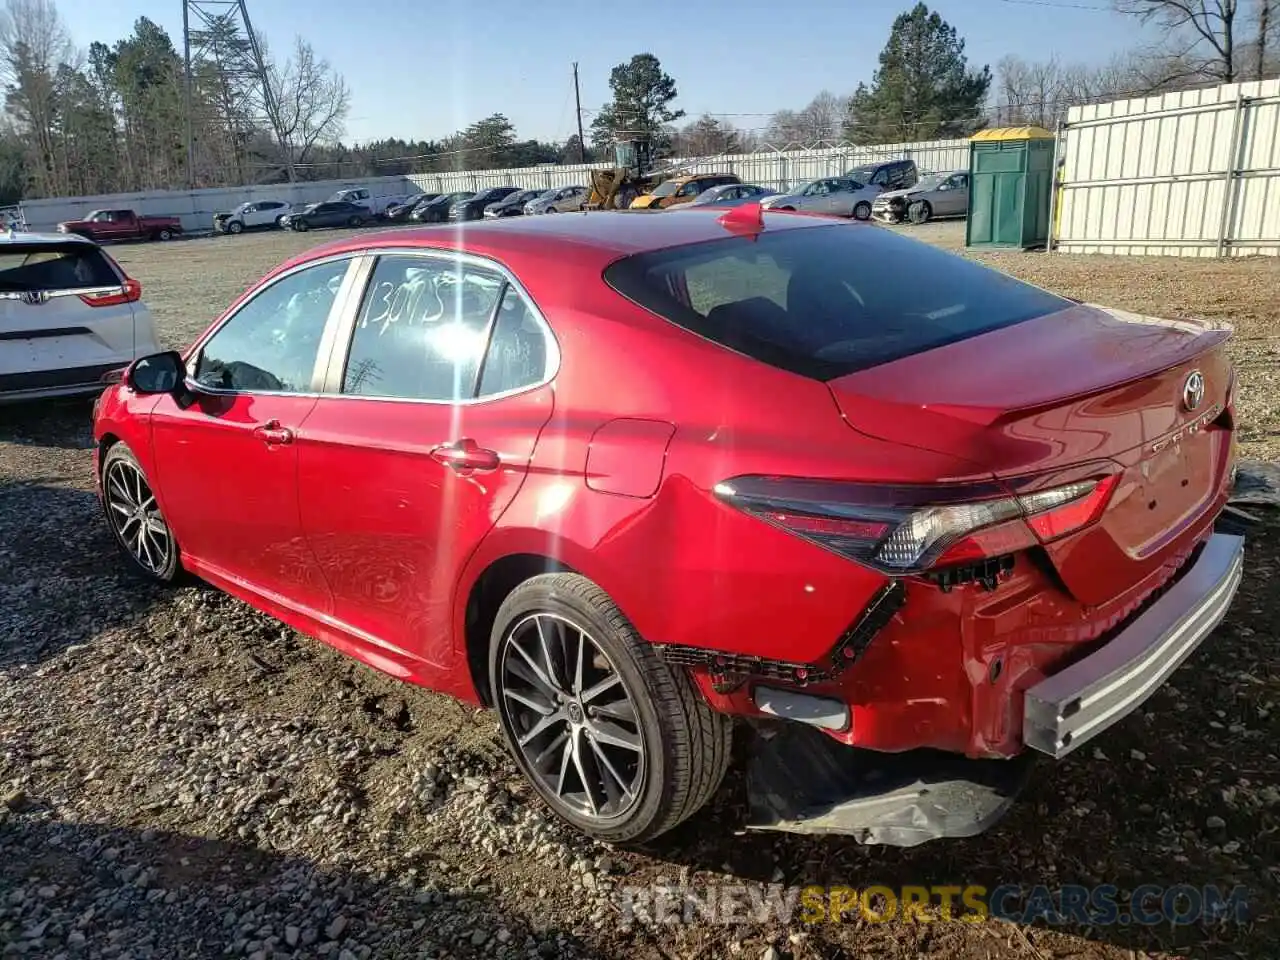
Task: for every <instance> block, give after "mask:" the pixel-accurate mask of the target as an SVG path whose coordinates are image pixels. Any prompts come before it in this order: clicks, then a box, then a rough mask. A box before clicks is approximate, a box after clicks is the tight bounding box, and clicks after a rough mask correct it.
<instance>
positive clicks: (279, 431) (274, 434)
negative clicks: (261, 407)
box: [253, 420, 293, 446]
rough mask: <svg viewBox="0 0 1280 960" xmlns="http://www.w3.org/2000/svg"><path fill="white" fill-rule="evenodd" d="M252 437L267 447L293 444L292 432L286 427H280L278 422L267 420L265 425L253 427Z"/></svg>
mask: <svg viewBox="0 0 1280 960" xmlns="http://www.w3.org/2000/svg"><path fill="white" fill-rule="evenodd" d="M253 435H254V436H255V437H257V438H258V439H259V440H261V441H262V442H263V443H265V444H267V445H268V446H276V445H278V444H281V443H293V431H292V430H290V429H289V428H288V427H282V426H280V421H279V420H268V421H267V422H266V423H264V424H261V425H260V426H257V427H254V428H253Z"/></svg>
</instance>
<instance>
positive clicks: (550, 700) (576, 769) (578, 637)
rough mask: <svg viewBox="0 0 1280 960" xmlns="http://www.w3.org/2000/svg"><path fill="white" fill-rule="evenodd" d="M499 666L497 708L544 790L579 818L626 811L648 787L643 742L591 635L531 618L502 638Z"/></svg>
mask: <svg viewBox="0 0 1280 960" xmlns="http://www.w3.org/2000/svg"><path fill="white" fill-rule="evenodd" d="M498 667H499V669H498V680H499V685H500V691H499V693H500V696H499V700H500V703H499V709H500V710H502V711H503V713H504V714H505V715H506V719H507V721H508V728H509V730H510V731H511V741H512V744H513V746H514V747H515V748H516V750H518V751H519V752H520V754H521V757H522V759H523V760H524V764H525V766H526V767H527V769H528V770H529V771H530V773H531V775H532V776H533V777H534V778H535V779H536V780H537V781H538V783H539V785H540V787H541V791H542V793H543V794H544V795H545V796H546V797H547V798H548V799H549V800H550V801H551V802H552V803H553V804H559V805H561V806H563V807H564V808H566V809H567V810H568V811H569V812H571V813H572V814H574V815H576V816H578V817H587V818H591V819H593V820H598V821H607V820H614V819H616V818H618V817H621V816H623V815H624V814H626V813H627V812H628V811H629V810H630V809H631V808H632V807H633V806H634V805H635V804H636V803H637V802H638V800H639V799H640V794H641V792H642V787H643V785H644V778H645V773H646V756H645V745H644V737H643V736H642V735H641V731H640V720H639V716H638V714H637V712H636V707H635V703H634V701H633V699H632V696H631V693H630V692H629V691H628V690H627V687H626V683H625V681H624V680H623V678H622V675H621V674H620V673H619V672H618V670H617V668H616V666H615V665H614V664H613V663H612V661H610V659H609V657H608V655H607V654H606V653H605V652H604V650H603V649H602V648H601V646H600V645H599V644H598V643H597V642H596V641H595V639H593V638H592V636H591V634H590V633H588V632H587V631H586V630H585V629H583V628H582V627H581V626H579V625H578V624H576V623H573V622H572V621H570V620H568V619H566V618H564V617H561V616H557V615H553V614H548V613H537V614H531V615H529V616H526V617H524V618H522V619H521V620H519V621H518V622H517V623H516V624H515V625H514V626H513V627H512V628H511V630H510V631H508V633H507V635H506V637H505V638H504V639H503V642H502V649H501V652H500V659H499V663H498Z"/></svg>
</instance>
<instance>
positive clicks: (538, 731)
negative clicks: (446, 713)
mask: <svg viewBox="0 0 1280 960" xmlns="http://www.w3.org/2000/svg"><path fill="white" fill-rule="evenodd" d="M489 683H490V689H491V690H492V691H493V694H494V700H495V705H496V707H497V711H498V718H499V724H500V725H501V727H502V732H503V735H504V737H505V739H506V742H507V745H508V747H509V748H510V749H511V752H512V754H513V755H514V756H515V759H516V762H517V763H518V764H519V765H520V768H521V770H522V771H523V772H524V774H525V776H526V777H528V779H529V781H530V782H531V783H532V785H533V787H534V789H535V790H536V791H537V792H538V795H539V796H540V797H541V798H542V799H543V801H544V802H545V803H546V804H547V805H548V806H550V807H551V809H552V810H553V811H554V812H555V813H556V814H557V815H559V816H560V817H561V818H562V819H564V820H566V821H568V822H569V823H570V824H572V825H573V826H575V827H577V828H578V829H579V830H581V831H582V832H583V833H586V834H588V835H589V836H591V837H594V838H596V839H599V840H605V841H610V842H628V841H630V842H636V841H642V840H647V839H650V838H652V837H655V836H657V835H659V834H661V833H664V832H666V831H668V830H670V829H672V828H673V827H675V826H676V825H677V824H679V823H680V822H682V821H683V820H685V819H686V818H688V817H689V816H691V815H692V814H693V813H695V812H696V811H697V810H698V809H700V808H701V807H702V806H704V805H705V804H706V802H707V801H708V800H709V799H710V798H711V795H712V794H713V793H714V792H715V790H716V788H717V787H718V786H719V784H720V781H721V780H722V779H723V777H724V773H725V769H726V768H727V767H728V763H729V748H730V742H731V738H732V731H733V727H732V722H731V721H730V719H729V718H728V717H726V716H724V715H723V714H719V713H716V712H715V711H713V710H712V709H711V708H710V707H708V706H707V704H706V703H705V702H704V701H703V700H702V698H701V697H700V696H699V695H698V693H697V691H696V690H694V688H693V684H692V682H691V681H690V679H689V677H688V676H687V675H686V674H684V673H683V672H681V671H678V670H673V669H672V668H671V667H669V666H668V665H667V664H666V663H665V662H664V661H663V660H662V659H661V658H660V657H659V656H658V655H657V654H656V653H655V652H654V650H653V648H652V647H651V646H650V645H649V644H648V643H647V642H646V641H645V640H644V639H643V638H642V637H641V636H640V635H639V633H637V632H636V629H635V628H634V627H633V626H632V625H631V623H630V622H629V621H628V620H627V619H626V617H625V616H623V614H622V612H621V611H620V610H619V609H618V608H617V606H616V605H615V604H614V603H613V601H612V600H610V599H609V597H608V596H607V595H606V594H605V593H604V591H603V590H601V589H600V588H599V587H598V586H596V585H595V584H594V583H592V582H591V581H590V580H588V579H586V578H585V577H582V576H579V575H577V574H568V573H555V574H543V575H541V576H537V577H533V578H532V579H530V580H527V581H525V582H524V583H523V584H521V585H520V586H519V587H517V588H516V589H515V590H513V591H512V592H511V594H510V595H509V596H508V597H507V598H506V600H505V601H503V603H502V606H501V607H500V608H499V610H498V615H497V618H496V619H495V621H494V626H493V633H492V636H491V642H490V652H489Z"/></svg>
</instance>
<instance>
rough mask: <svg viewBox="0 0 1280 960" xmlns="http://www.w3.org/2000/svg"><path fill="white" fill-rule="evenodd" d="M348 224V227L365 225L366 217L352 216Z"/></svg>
mask: <svg viewBox="0 0 1280 960" xmlns="http://www.w3.org/2000/svg"><path fill="white" fill-rule="evenodd" d="M347 226H348V227H363V226H364V218H363V217H352V218H351V219H350V220H348V221H347Z"/></svg>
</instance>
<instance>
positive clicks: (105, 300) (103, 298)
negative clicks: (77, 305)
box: [80, 277, 142, 307]
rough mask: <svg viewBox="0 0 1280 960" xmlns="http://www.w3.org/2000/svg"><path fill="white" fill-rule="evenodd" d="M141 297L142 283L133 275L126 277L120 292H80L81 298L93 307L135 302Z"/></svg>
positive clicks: (115, 305)
mask: <svg viewBox="0 0 1280 960" xmlns="http://www.w3.org/2000/svg"><path fill="white" fill-rule="evenodd" d="M141 298H142V284H140V283H139V282H138V281H137V280H134V279H133V278H132V277H125V278H124V282H123V283H122V284H120V290H119V291H118V292H117V291H111V292H108V293H82V294H80V299H81V300H83V301H84V302H85V303H87V304H88V305H89V306H91V307H118V306H119V305H120V304H122V303H134V302H135V301H137V300H139V299H141Z"/></svg>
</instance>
